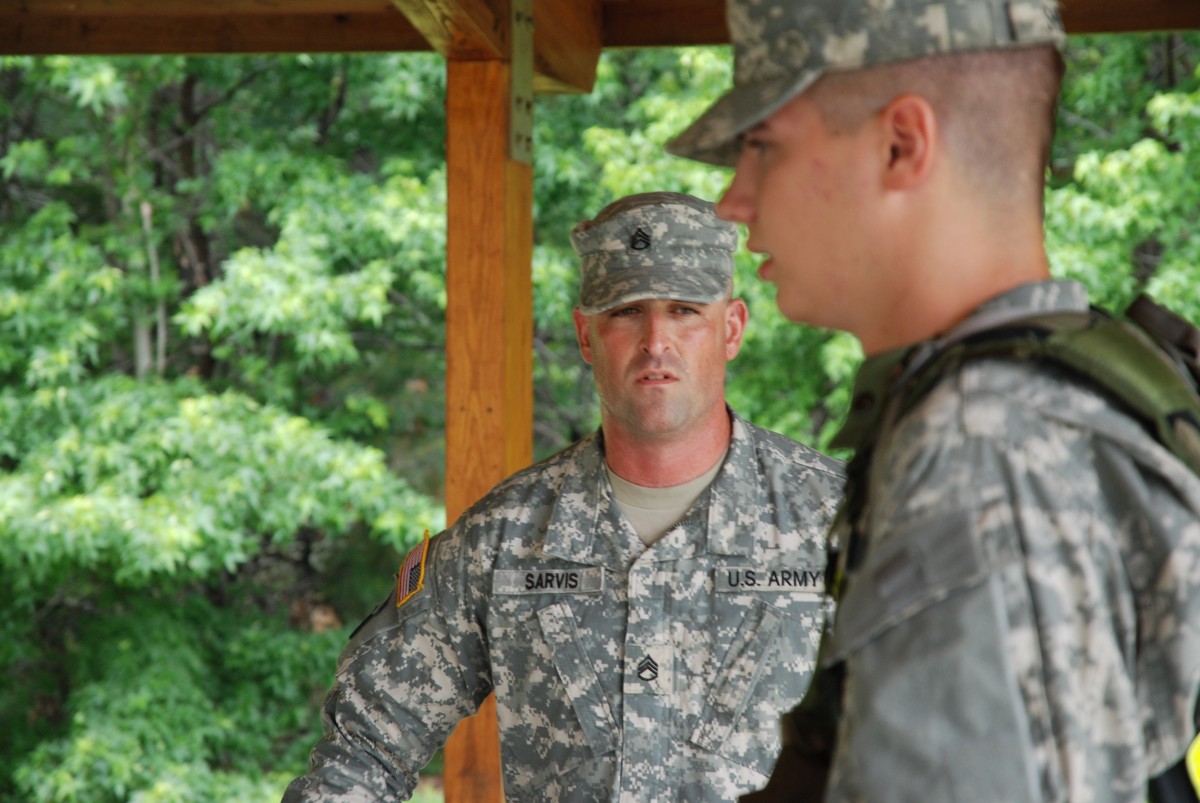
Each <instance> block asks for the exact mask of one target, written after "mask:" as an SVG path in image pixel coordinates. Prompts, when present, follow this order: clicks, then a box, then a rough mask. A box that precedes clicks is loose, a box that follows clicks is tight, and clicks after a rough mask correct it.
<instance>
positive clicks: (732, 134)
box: [666, 70, 824, 167]
mask: <svg viewBox="0 0 1200 803" xmlns="http://www.w3.org/2000/svg"><path fill="white" fill-rule="evenodd" d="M823 72H824V71H823V70H806V71H804V72H802V73H800V74H799V75H785V76H780V77H777V78H769V79H764V80H761V81H754V82H752V83H748V84H741V85H739V86H735V87H734V88H733V89H731V90H729V91H728V92H726V93H725V95H724V96H722V97H721V98H720V99H718V100H717V102H716V103H714V104H713V105H712V106H710V107H709V108H708V110H707V111H706V112H704V114H702V115H700V117H699V118H697V120H696V122H694V123H692V124H691V125H690V126H688V127H687V129H686V130H684V132H683V133H681V134H680V135H679V136H677V137H675V139H673V140H671V141H670V142H668V143H667V145H666V151H667V153H669V154H672V155H673V156H682V157H684V158H685V159H695V160H696V161H698V162H707V163H708V164H714V165H719V166H721V167H733V165H734V163H736V162H737V158H738V153H739V150H740V148H739V142H738V138H739V137H740V136H741V135H742V134H743V133H745V132H746V131H747V130H749V129H750V128H752V127H753V126H755V125H757V124H758V123H761V122H762V121H763V120H765V119H767V118H768V117H770V116H771V115H772V114H774V113H775V112H777V111H779V109H781V108H783V107H784V106H785V105H787V103H788V102H789V101H791V100H792V99H793V98H795V97H796V96H797V95H799V94H800V93H801V92H803V91H804V90H806V89H808V88H809V87H810V86H812V84H813V83H814V82H815V81H816V80H817V79H818V78H820V77H821V74H822V73H823Z"/></svg>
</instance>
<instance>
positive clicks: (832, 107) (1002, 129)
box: [809, 46, 1064, 207]
mask: <svg viewBox="0 0 1200 803" xmlns="http://www.w3.org/2000/svg"><path fill="white" fill-rule="evenodd" d="M1063 69H1064V67H1063V60H1062V56H1061V55H1060V54H1059V52H1058V50H1057V49H1055V48H1054V47H1052V46H1037V47H1029V48H1016V49H1007V50H983V51H973V52H966V53H954V54H950V55H945V56H932V57H928V58H922V59H917V60H914V61H906V62H899V63H897V64H890V65H884V66H879V67H872V68H867V69H862V70H850V71H846V72H831V73H827V74H826V75H825V76H823V77H822V78H821V79H820V80H819V81H818V82H817V83H816V84H814V85H813V87H812V88H811V89H810V90H809V96H810V97H811V98H812V99H813V100H814V101H815V103H816V105H817V107H818V109H819V110H820V113H821V116H822V119H823V120H824V123H825V125H826V126H827V127H828V128H829V130H830V131H831V132H832V133H834V134H844V133H850V132H852V131H855V130H857V129H858V128H859V127H860V126H861V125H862V124H864V123H865V122H866V121H867V120H868V119H869V118H870V117H871V116H872V115H874V114H876V113H878V112H880V111H882V110H883V108H884V107H886V106H887V104H888V103H889V102H891V101H892V100H893V99H894V98H896V97H897V96H899V95H901V94H905V93H913V94H916V95H920V96H921V97H923V98H925V99H926V100H927V101H928V102H929V103H930V105H931V106H932V107H933V110H934V113H935V114H936V115H937V118H938V122H939V126H940V129H941V131H942V135H943V138H944V141H945V143H946V147H947V149H948V151H949V152H950V153H951V155H952V157H953V158H955V159H956V160H957V161H958V162H960V163H961V164H962V165H963V166H964V171H965V172H964V174H965V175H967V176H968V177H970V179H971V180H972V181H973V182H974V183H975V185H976V186H977V187H978V188H979V189H980V191H982V192H986V193H988V194H989V195H990V196H992V197H995V198H997V199H1010V200H1036V203H1037V204H1038V205H1039V207H1040V205H1041V203H1042V197H1043V193H1044V185H1045V175H1046V168H1047V167H1048V165H1049V163H1050V148H1051V144H1052V143H1053V139H1054V128H1055V116H1056V115H1055V113H1056V108H1057V103H1058V94H1059V90H1060V88H1061V86H1062V77H1063Z"/></svg>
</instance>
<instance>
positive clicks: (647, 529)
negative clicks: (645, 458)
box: [606, 450, 728, 546]
mask: <svg viewBox="0 0 1200 803" xmlns="http://www.w3.org/2000/svg"><path fill="white" fill-rule="evenodd" d="M727 451H728V450H727ZM724 462H725V455H724V454H722V455H721V456H720V457H719V458H718V459H717V462H715V463H713V466H712V468H710V469H709V470H708V471H706V472H704V473H703V474H701V475H700V476H699V477H696V479H694V480H689V481H687V482H685V483H683V484H682V485H672V486H671V487H669V488H647V487H645V486H643V485H634V484H633V483H632V482H628V481H626V480H623V479H621V478H620V477H618V476H617V475H616V474H614V473H613V470H612V469H611V468H610V469H608V479H609V482H611V483H612V488H613V497H614V498H615V499H616V502H617V509H618V510H620V511H621V513H622V514H623V515H624V516H625V518H626V519H627V520H628V521H629V523H630V524H632V525H633V530H634V532H636V533H637V534H638V538H640V539H642V543H644V544H645V545H646V546H650V545H651V544H653V543H654V542H655V541H657V540H658V539H659V538H660V537H662V534H663V533H665V532H666V531H667V530H669V529H671V527H672V526H673V525H674V524H675V523H676V522H678V521H679V520H680V519H681V518H683V514H685V513H687V512H688V508H690V507H691V506H692V503H693V502H695V501H696V500H697V499H699V498H700V494H702V493H704V489H705V488H707V487H708V486H709V483H711V482H712V481H713V477H715V476H717V472H718V471H720V470H721V464H722V463H724ZM606 468H607V466H606Z"/></svg>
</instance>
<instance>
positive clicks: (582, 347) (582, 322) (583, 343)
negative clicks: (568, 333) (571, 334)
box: [574, 307, 592, 365]
mask: <svg viewBox="0 0 1200 803" xmlns="http://www.w3.org/2000/svg"><path fill="white" fill-rule="evenodd" d="M574 317H575V337H577V338H578V339H579V353H580V354H582V355H583V361H584V362H586V363H587V364H588V365H591V364H592V330H591V327H590V326H588V316H586V315H584V314H583V313H582V312H580V311H579V307H576V308H575V311H574Z"/></svg>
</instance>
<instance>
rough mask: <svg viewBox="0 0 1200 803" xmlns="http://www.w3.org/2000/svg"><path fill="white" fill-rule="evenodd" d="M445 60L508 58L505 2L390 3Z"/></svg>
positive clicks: (437, 0) (395, 0)
mask: <svg viewBox="0 0 1200 803" xmlns="http://www.w3.org/2000/svg"><path fill="white" fill-rule="evenodd" d="M392 2H393V3H394V4H395V6H396V8H398V9H400V11H402V12H403V13H404V16H406V17H408V19H409V21H410V22H411V23H412V24H413V27H414V28H416V29H417V30H418V31H420V32H421V35H422V36H424V37H425V40H426V41H427V42H429V44H430V46H431V47H432V48H433V49H434V50H436V51H437V52H439V53H441V54H442V55H443V56H445V57H446V58H458V59H506V58H508V3H507V2H505V0H392Z"/></svg>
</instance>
